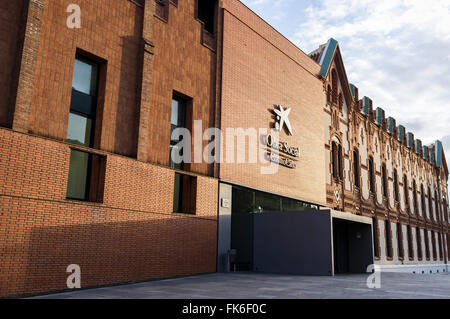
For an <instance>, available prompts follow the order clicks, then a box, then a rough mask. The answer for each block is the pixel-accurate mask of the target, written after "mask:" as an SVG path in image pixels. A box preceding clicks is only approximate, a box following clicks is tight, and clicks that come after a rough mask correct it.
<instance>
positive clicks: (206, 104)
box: [147, 0, 216, 174]
mask: <svg viewBox="0 0 450 319" xmlns="http://www.w3.org/2000/svg"><path fill="white" fill-rule="evenodd" d="M194 9H195V0H183V1H179V2H178V6H177V7H176V6H174V5H172V4H170V8H169V19H168V23H166V22H163V21H162V20H160V19H157V18H156V19H154V20H153V21H154V24H153V38H152V39H151V41H152V42H153V44H154V45H155V56H154V61H153V85H152V94H151V98H150V100H151V105H152V107H151V114H150V125H149V128H148V129H149V136H148V140H149V144H148V151H147V153H148V154H149V160H150V161H151V162H155V163H159V164H165V165H167V164H168V162H169V147H168V145H169V144H170V116H171V103H172V93H173V91H177V92H179V93H181V94H184V95H186V96H188V97H191V98H193V105H192V108H193V110H192V115H193V120H202V121H203V127H204V129H206V128H209V127H214V126H215V123H214V108H215V84H216V82H215V81H216V73H215V72H216V71H215V70H216V54H215V52H213V51H212V50H210V49H208V48H207V47H206V46H204V45H202V41H201V39H202V38H201V35H202V24H201V22H200V21H199V20H196V19H195V18H194V17H195V13H194ZM204 145H205V146H206V145H207V143H204ZM190 170H191V171H193V172H197V173H202V174H211V166H209V165H207V164H193V165H192V166H191V169H190Z"/></svg>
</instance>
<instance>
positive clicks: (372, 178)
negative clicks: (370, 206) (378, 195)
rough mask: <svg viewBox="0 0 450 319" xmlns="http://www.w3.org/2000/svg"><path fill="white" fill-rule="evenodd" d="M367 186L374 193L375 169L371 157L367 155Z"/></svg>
mask: <svg viewBox="0 0 450 319" xmlns="http://www.w3.org/2000/svg"><path fill="white" fill-rule="evenodd" d="M369 187H370V192H371V193H375V170H374V167H373V158H372V156H371V157H369Z"/></svg>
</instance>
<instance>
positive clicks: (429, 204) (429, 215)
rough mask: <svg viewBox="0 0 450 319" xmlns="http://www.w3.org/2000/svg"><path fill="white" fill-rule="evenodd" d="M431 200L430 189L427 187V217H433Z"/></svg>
mask: <svg viewBox="0 0 450 319" xmlns="http://www.w3.org/2000/svg"><path fill="white" fill-rule="evenodd" d="M432 216H433V200H432V196H431V189H430V188H429V187H428V217H429V218H433V217H432Z"/></svg>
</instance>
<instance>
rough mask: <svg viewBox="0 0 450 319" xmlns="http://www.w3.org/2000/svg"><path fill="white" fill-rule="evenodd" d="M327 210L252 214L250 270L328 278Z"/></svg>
mask: <svg viewBox="0 0 450 319" xmlns="http://www.w3.org/2000/svg"><path fill="white" fill-rule="evenodd" d="M330 214H331V213H330V211H329V210H321V211H301V212H273V213H260V214H254V215H253V218H254V252H253V253H254V255H253V257H254V271H257V272H267V273H286V274H295V275H319V276H320V275H324V276H331V275H332V264H333V262H332V247H331V241H332V240H331V216H330Z"/></svg>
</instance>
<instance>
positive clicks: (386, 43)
mask: <svg viewBox="0 0 450 319" xmlns="http://www.w3.org/2000/svg"><path fill="white" fill-rule="evenodd" d="M449 21H450V2H449V1H441V0H429V1H422V0H420V1H411V0H407V1H406V0H376V1H375V0H366V1H361V0H358V1H356V0H320V1H315V2H314V3H313V4H311V5H310V6H309V7H308V8H307V10H306V14H305V17H304V20H303V21H302V22H301V23H300V25H299V27H298V29H297V32H296V33H295V34H294V36H292V37H291V38H292V39H293V41H294V42H295V43H296V44H297V45H299V47H301V48H302V49H305V51H306V52H310V51H312V50H313V49H315V48H317V47H318V45H320V44H322V43H324V42H326V41H327V40H328V38H330V37H333V38H335V39H336V40H338V41H339V43H340V47H341V50H342V52H343V58H344V63H345V65H346V69H347V73H348V75H349V80H350V81H351V82H354V84H355V85H356V86H358V87H359V92H360V95H367V96H369V97H371V98H372V99H373V100H374V104H375V106H381V107H383V108H384V109H385V111H386V113H387V115H391V116H394V117H395V118H396V119H397V122H398V123H399V124H400V123H403V124H406V126H407V129H409V130H411V131H413V133H415V136H416V137H417V138H420V139H422V140H423V141H424V142H425V143H431V142H433V141H434V140H435V139H439V138H442V137H444V136H447V135H450V126H449V125H448V124H447V123H448V122H449V121H450V115H449V114H450V113H448V112H446V110H447V109H448V107H449V106H450V90H448V86H449V85H450V72H449V71H450V70H449V67H448V59H449V56H448V52H449V51H450V22H449ZM447 147H450V145H448V146H447Z"/></svg>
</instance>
